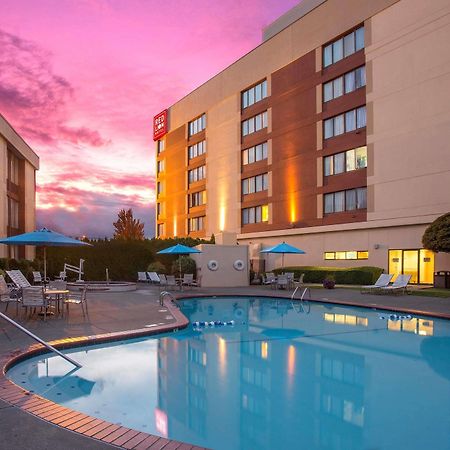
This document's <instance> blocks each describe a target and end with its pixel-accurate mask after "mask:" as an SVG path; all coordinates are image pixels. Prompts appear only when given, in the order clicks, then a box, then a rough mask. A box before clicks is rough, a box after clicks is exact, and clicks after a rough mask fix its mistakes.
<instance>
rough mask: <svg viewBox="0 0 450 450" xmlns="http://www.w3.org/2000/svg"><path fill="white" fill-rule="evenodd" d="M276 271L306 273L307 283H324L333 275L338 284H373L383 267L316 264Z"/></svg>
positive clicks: (298, 274) (296, 276)
mask: <svg viewBox="0 0 450 450" xmlns="http://www.w3.org/2000/svg"><path fill="white" fill-rule="evenodd" d="M274 272H275V273H281V272H294V274H295V275H294V277H295V278H297V279H298V278H299V277H300V275H301V274H302V273H304V274H305V277H304V279H303V281H304V282H305V283H323V280H325V278H327V277H332V278H333V279H334V281H335V282H336V284H351V285H366V284H373V283H374V282H375V281H376V280H377V279H378V277H379V276H380V274H382V273H383V269H382V268H380V267H370V266H363V267H347V268H342V267H316V266H294V267H283V268H282V269H276V270H275V271H274Z"/></svg>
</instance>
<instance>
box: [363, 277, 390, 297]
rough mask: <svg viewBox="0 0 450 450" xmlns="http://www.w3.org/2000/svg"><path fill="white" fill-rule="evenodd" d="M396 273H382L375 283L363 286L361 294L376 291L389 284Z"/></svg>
mask: <svg viewBox="0 0 450 450" xmlns="http://www.w3.org/2000/svg"><path fill="white" fill-rule="evenodd" d="M393 276H394V275H392V274H390V273H382V274H381V275H380V276H379V277H378V280H377V281H375V283H374V284H370V285H365V286H361V294H364V293H369V292H372V291H376V290H377V289H380V288H383V287H386V286H389V283H390V282H391V280H392V277H393Z"/></svg>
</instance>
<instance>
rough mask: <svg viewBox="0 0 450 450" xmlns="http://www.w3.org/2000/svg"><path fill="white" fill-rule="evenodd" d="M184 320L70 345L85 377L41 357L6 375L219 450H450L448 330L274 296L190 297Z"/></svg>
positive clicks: (74, 403) (114, 418) (109, 416)
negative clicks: (155, 331)
mask: <svg viewBox="0 0 450 450" xmlns="http://www.w3.org/2000/svg"><path fill="white" fill-rule="evenodd" d="M181 310H182V312H183V313H184V314H185V315H186V316H187V317H188V318H189V319H190V321H191V325H190V326H189V327H188V328H187V329H186V330H183V331H179V332H176V333H171V334H166V335H159V336H157V337H149V338H145V339H135V340H127V341H121V342H115V343H112V344H111V343H110V344H106V345H98V346H89V347H83V348H77V349H73V350H71V351H68V352H67V353H69V354H70V355H71V357H72V358H74V359H75V360H77V361H79V362H80V363H81V364H82V365H83V367H82V368H81V369H79V370H77V371H72V369H73V367H71V366H70V365H69V364H68V363H67V362H66V361H64V360H63V359H62V358H60V357H57V356H52V355H41V356H38V357H35V358H32V359H29V360H27V361H24V362H22V363H20V364H18V365H17V366H15V367H13V368H12V369H11V370H9V371H8V374H7V376H8V377H9V378H10V379H11V380H12V381H14V382H15V383H17V384H18V385H20V386H22V387H24V388H25V389H28V390H32V391H34V392H35V393H37V394H39V395H41V396H43V397H46V398H48V399H50V400H52V401H55V402H58V403H60V404H63V405H64V406H67V407H69V408H72V409H74V410H77V411H81V412H83V413H86V414H89V415H91V416H96V417H100V418H102V419H104V420H107V421H110V422H113V423H120V424H122V425H124V426H127V427H130V428H134V429H136V430H141V431H145V432H147V433H153V434H157V435H160V436H164V437H169V438H171V439H176V440H180V441H185V442H189V443H192V444H196V445H199V446H204V447H208V448H213V449H217V450H222V449H223V450H233V449H242V450H244V449H245V450H250V449H251V450H253V449H258V450H259V449H261V450H268V449H297V448H298V449H300V448H301V449H308V450H311V449H333V450H334V449H335V450H352V449H354V450H360V449H367V450H369V449H370V450H372V449H373V450H374V449H377V450H388V449H396V450H397V449H409V450H410V449H421V450H422V449H424V448H428V449H433V450H448V449H450V322H449V321H445V320H440V319H435V318H427V317H416V316H414V317H411V316H408V315H405V314H397V315H395V314H394V315H391V314H390V313H384V312H383V311H374V310H369V309H364V308H349V307H343V306H338V305H331V304H325V303H308V304H305V305H302V304H300V303H294V304H292V303H291V302H290V301H287V300H280V299H270V298H233V299H231V298H208V299H189V300H185V301H183V302H181ZM195 322H199V323H197V324H196V323H195ZM204 322H208V324H207V325H205V324H204ZM210 322H221V323H224V322H227V324H226V325H221V324H218V323H216V324H210ZM211 325H213V326H211ZM71 371H72V372H71Z"/></svg>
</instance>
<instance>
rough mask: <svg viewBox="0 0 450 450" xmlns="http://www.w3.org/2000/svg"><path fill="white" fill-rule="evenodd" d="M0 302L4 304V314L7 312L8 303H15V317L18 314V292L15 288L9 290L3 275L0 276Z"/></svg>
mask: <svg viewBox="0 0 450 450" xmlns="http://www.w3.org/2000/svg"><path fill="white" fill-rule="evenodd" d="M0 302H1V303H6V308H5V312H6V311H8V306H9V304H10V303H15V304H16V315H17V314H18V313H19V303H20V291H19V289H17V288H10V287H9V286H8V285H7V283H6V281H5V278H4V277H3V275H0Z"/></svg>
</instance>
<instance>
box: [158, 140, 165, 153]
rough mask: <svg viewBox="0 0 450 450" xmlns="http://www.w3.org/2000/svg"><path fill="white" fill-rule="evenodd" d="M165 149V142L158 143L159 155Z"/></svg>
mask: <svg viewBox="0 0 450 450" xmlns="http://www.w3.org/2000/svg"><path fill="white" fill-rule="evenodd" d="M164 148H165V142H164V141H161V140H159V141H156V151H157V153H158V155H159V154H160V153H161V152H162V151H164Z"/></svg>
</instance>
